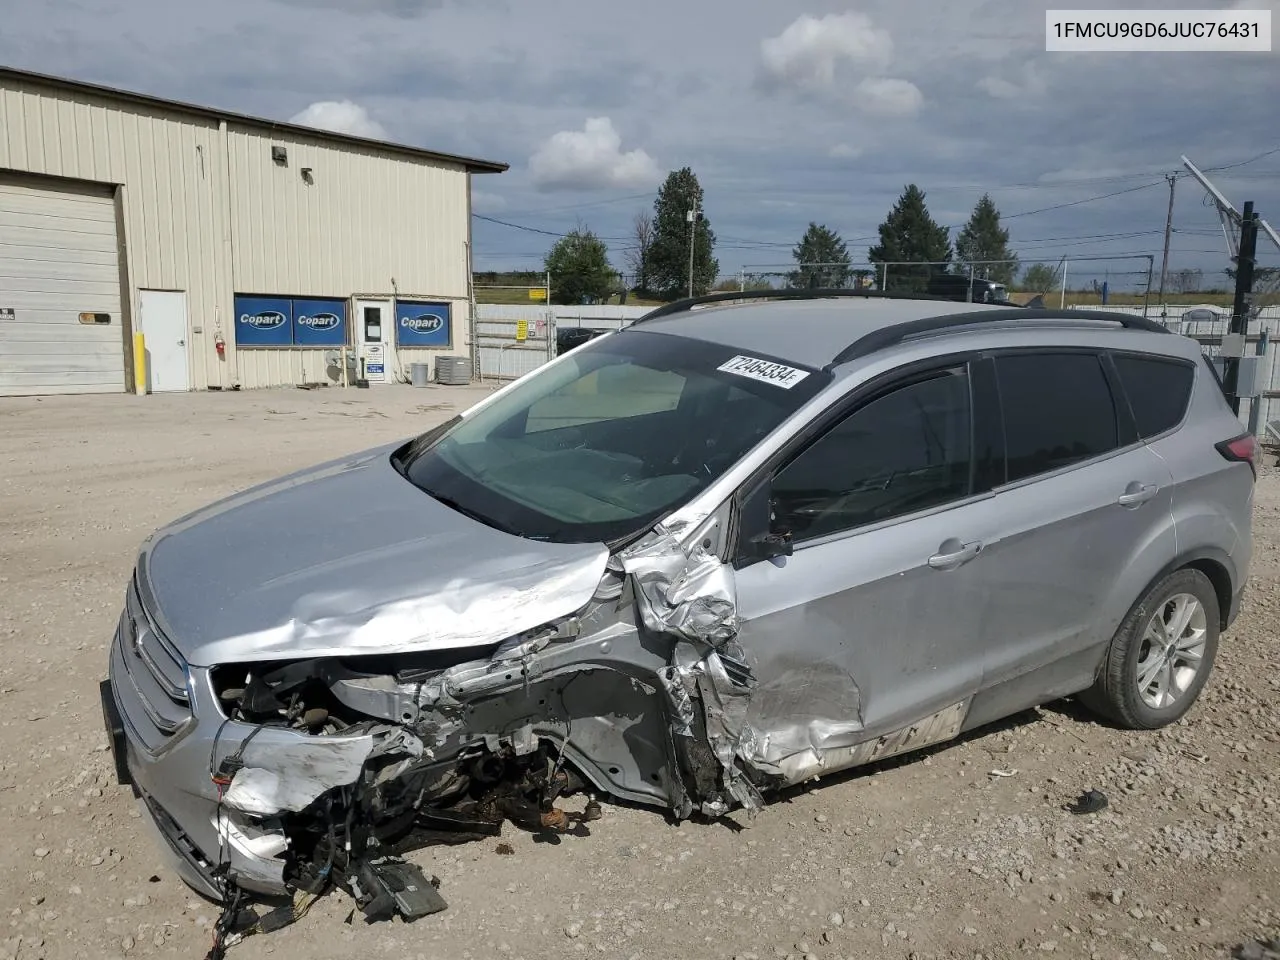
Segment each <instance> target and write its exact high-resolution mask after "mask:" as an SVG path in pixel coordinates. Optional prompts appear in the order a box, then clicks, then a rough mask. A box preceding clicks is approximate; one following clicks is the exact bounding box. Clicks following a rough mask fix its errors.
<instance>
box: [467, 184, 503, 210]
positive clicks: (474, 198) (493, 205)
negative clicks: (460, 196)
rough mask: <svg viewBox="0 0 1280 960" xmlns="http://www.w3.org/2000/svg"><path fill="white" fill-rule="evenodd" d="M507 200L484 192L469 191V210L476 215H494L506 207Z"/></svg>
mask: <svg viewBox="0 0 1280 960" xmlns="http://www.w3.org/2000/svg"><path fill="white" fill-rule="evenodd" d="M506 205H507V200H506V198H505V197H500V196H498V195H497V194H496V193H488V192H486V191H484V190H474V189H473V190H472V191H471V209H472V210H474V211H475V212H476V213H496V212H497V211H499V210H502V209H504V208H505V207H506Z"/></svg>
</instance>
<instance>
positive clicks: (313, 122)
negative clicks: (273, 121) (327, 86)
mask: <svg viewBox="0 0 1280 960" xmlns="http://www.w3.org/2000/svg"><path fill="white" fill-rule="evenodd" d="M289 122H290V123H298V124H301V125H302V126H304V127H316V128H317V129H319V130H329V131H331V132H333V133H346V134H350V135H351V136H353V137H368V138H370V139H372V140H386V139H387V138H388V136H387V131H386V129H385V128H384V127H383V126H382V124H380V123H378V121H377V120H374V119H373V117H371V116H369V111H368V110H366V109H365V108H364V107H362V106H360V105H359V104H358V103H352V102H351V101H350V100H341V101H338V100H322V101H320V102H318V103H313V104H311V106H309V107H307V109H305V110H303V111H302V112H301V113H299V114H295V115H294V116H292V117H290V118H289Z"/></svg>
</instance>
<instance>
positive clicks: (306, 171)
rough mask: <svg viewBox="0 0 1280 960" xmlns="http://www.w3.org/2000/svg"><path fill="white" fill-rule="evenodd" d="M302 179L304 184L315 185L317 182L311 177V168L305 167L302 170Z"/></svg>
mask: <svg viewBox="0 0 1280 960" xmlns="http://www.w3.org/2000/svg"><path fill="white" fill-rule="evenodd" d="M302 179H303V181H304V182H306V183H315V182H316V180H315V177H313V176H311V168H310V167H303V168H302Z"/></svg>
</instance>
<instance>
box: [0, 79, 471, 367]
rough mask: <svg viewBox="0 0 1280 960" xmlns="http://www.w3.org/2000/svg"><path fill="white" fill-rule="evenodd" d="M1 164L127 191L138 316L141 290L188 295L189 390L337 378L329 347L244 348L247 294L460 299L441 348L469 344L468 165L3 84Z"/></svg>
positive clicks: (33, 85)
mask: <svg viewBox="0 0 1280 960" xmlns="http://www.w3.org/2000/svg"><path fill="white" fill-rule="evenodd" d="M273 145H275V146H283V147H284V148H285V149H286V150H287V151H288V164H287V166H280V165H278V164H276V163H275V162H273V160H272V157H271V147H272V146H273ZM304 167H308V168H310V170H311V176H310V182H308V181H307V180H304V178H303V176H302V168H304ZM0 168H7V169H12V170H18V171H24V172H29V173H36V174H45V175H50V176H59V177H70V178H75V179H80V180H88V181H96V182H100V183H108V184H117V185H123V190H122V194H121V201H122V208H123V212H124V242H125V243H126V245H127V251H126V257H125V260H126V263H127V270H128V281H129V291H130V297H129V300H130V303H129V308H130V315H134V314H136V311H137V309H138V293H137V292H138V290H139V289H162V290H183V291H186V293H187V298H188V303H187V312H188V316H189V318H190V324H191V328H192V329H191V334H192V335H191V337H190V338H189V339H188V349H189V351H190V354H189V360H190V370H191V387H192V389H196V390H199V389H204V388H205V387H208V386H221V387H224V388H225V387H229V386H231V385H232V384H234V383H237V382H238V383H239V384H240V385H241V386H243V387H245V388H253V387H260V386H271V385H277V384H293V383H297V382H299V380H300V379H302V378H303V377H305V378H306V379H308V380H324V379H327V374H326V372H325V370H324V365H323V354H324V353H325V351H324V350H316V349H311V350H294V349H274V350H266V349H257V350H249V349H246V350H241V351H238V352H237V351H236V349H235V337H234V333H233V324H234V316H233V299H232V298H233V294H235V293H248V294H278V295H282V296H326V297H335V298H347V297H350V296H353V295H361V294H363V295H379V296H393V295H395V294H396V293H399V294H400V295H401V296H404V297H422V298H430V299H450V300H454V301H455V306H454V311H453V313H454V337H453V343H452V344H451V346H450V348H449V349H448V350H442V351H431V352H430V353H433V354H442V353H454V354H457V353H465V352H466V351H467V349H468V344H469V329H468V326H467V310H466V298H467V254H466V241H467V227H468V222H467V220H468V213H467V192H468V178H467V173H466V171H465V170H464V169H463V168H462V167H460V166H458V167H454V166H449V165H445V164H442V163H436V162H433V161H429V160H426V159H423V160H417V159H413V158H410V157H407V156H403V155H397V154H391V153H382V152H381V151H378V150H377V149H376V148H364V147H360V146H358V145H354V144H353V145H351V146H350V147H346V146H338V145H336V144H334V143H332V142H330V141H326V140H324V139H323V138H319V137H317V138H314V139H312V138H307V137H297V136H292V135H290V136H275V135H273V134H272V133H271V132H270V131H267V130H264V129H258V128H254V127H251V126H249V125H244V126H238V125H237V124H235V123H234V122H233V123H231V124H230V125H229V126H228V125H227V124H225V123H219V122H214V121H212V120H207V119H204V118H201V117H198V116H194V115H190V114H185V113H179V112H173V113H169V112H167V111H160V110H152V109H150V108H148V107H144V106H141V105H137V104H133V103H128V102H122V101H116V100H113V99H110V98H108V97H101V98H99V97H96V96H93V95H81V94H76V95H75V96H74V97H73V96H72V95H71V94H69V93H68V92H66V91H63V90H61V89H59V88H56V87H53V86H45V85H44V84H40V83H37V82H25V81H22V82H17V83H15V82H12V81H5V83H4V86H0ZM218 333H221V334H222V336H223V337H224V339H225V340H226V346H227V350H226V359H225V360H220V359H219V358H218V357H217V354H216V351H215V349H214V338H215V335H216V334H218ZM413 353H414V354H419V351H413ZM413 359H415V360H419V359H424V357H422V356H421V355H418V356H414V357H413ZM402 360H403V358H402Z"/></svg>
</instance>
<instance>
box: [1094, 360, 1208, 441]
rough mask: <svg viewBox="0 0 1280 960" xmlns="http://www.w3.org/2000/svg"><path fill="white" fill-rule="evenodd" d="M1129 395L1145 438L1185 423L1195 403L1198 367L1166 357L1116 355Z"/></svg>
mask: <svg viewBox="0 0 1280 960" xmlns="http://www.w3.org/2000/svg"><path fill="white" fill-rule="evenodd" d="M1112 360H1113V361H1114V362H1115V365H1116V371H1117V372H1118V373H1119V374H1120V383H1121V385H1122V386H1123V387H1124V392H1125V394H1126V395H1127V396H1128V398H1129V406H1130V408H1131V409H1132V410H1133V418H1134V421H1135V423H1136V425H1137V427H1138V435H1139V436H1140V437H1142V438H1143V439H1144V440H1146V439H1149V438H1151V437H1155V436H1158V435H1159V434H1162V433H1164V432H1165V431H1166V430H1172V429H1173V428H1174V427H1176V426H1177V425H1178V424H1179V423H1181V422H1182V418H1183V416H1184V415H1185V414H1186V412H1187V404H1188V403H1190V402H1191V386H1192V384H1193V383H1194V382H1195V374H1196V371H1195V367H1194V366H1193V365H1192V364H1189V363H1186V362H1184V361H1181V360H1175V359H1172V358H1167V359H1166V358H1164V357H1150V356H1135V355H1132V354H1117V355H1114V356H1113V357H1112Z"/></svg>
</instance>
